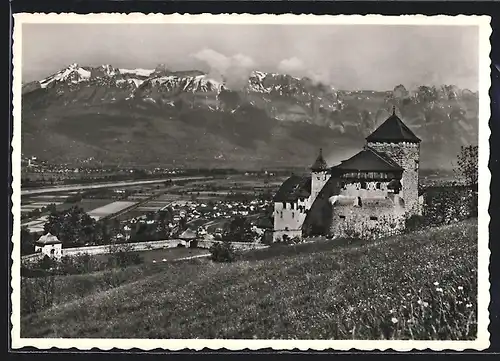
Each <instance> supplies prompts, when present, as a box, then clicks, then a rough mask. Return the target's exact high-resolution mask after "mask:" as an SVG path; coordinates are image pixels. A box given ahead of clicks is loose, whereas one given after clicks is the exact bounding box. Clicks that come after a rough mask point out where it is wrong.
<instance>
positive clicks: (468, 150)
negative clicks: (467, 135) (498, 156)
mask: <svg viewBox="0 0 500 361" xmlns="http://www.w3.org/2000/svg"><path fill="white" fill-rule="evenodd" d="M478 162H479V158H478V146H477V145H469V146H462V147H461V149H460V154H459V155H458V161H457V167H456V169H455V171H456V172H457V173H458V174H459V175H461V176H462V178H463V179H464V181H465V184H466V185H467V186H468V187H471V188H472V189H473V190H477V179H478Z"/></svg>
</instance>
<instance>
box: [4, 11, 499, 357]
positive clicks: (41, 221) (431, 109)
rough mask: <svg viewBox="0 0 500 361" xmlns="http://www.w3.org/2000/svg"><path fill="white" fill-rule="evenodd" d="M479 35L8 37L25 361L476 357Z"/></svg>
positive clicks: (25, 18) (291, 21)
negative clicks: (181, 356) (211, 354)
mask: <svg viewBox="0 0 500 361" xmlns="http://www.w3.org/2000/svg"><path fill="white" fill-rule="evenodd" d="M490 33H491V29H490V25H489V17H486V16H457V17H448V16H423V15H418V16H416V15H415V16H380V15H379V16H376V15H374V16H315V15H237V14H232V15H209V14H205V15H191V16H190V15H179V14H176V15H160V14H155V15H143V14H131V15H120V14H92V15H77V14H16V15H14V37H13V59H14V60H13V68H14V70H13V72H14V85H13V96H14V101H13V109H14V128H13V129H14V131H13V134H14V135H13V141H12V147H13V153H12V175H13V184H12V188H13V197H12V202H13V208H12V213H13V219H14V231H13V238H12V243H13V247H12V248H13V252H12V259H13V266H12V270H11V271H12V272H11V273H12V288H13V292H12V295H11V299H12V305H13V313H12V323H13V328H12V338H13V347H14V348H16V347H17V348H19V347H23V346H32V347H37V348H40V349H47V348H50V347H57V348H62V349H64V348H71V347H75V348H77V349H90V348H92V347H97V348H100V349H110V348H113V347H116V348H119V349H130V348H132V347H136V348H139V349H143V350H147V349H153V348H165V349H169V350H179V349H183V348H190V349H203V348H205V347H206V348H209V349H219V348H222V347H224V348H226V349H230V350H243V349H251V350H256V349H260V348H274V349H277V350H279V349H283V350H284V349H290V350H291V349H297V348H298V349H300V350H325V349H338V350H349V349H358V350H377V349H381V350H383V349H388V348H391V349H393V350H412V349H428V348H430V349H432V350H444V349H447V350H464V349H475V350H481V349H485V348H487V347H488V346H489V333H488V322H489V321H488V305H489V301H490V296H489V287H490V284H489V273H488V266H489V262H490V261H489V249H488V237H489V236H488V224H489V222H490V217H489V215H488V211H487V209H488V204H489V186H490V173H489V170H488V157H489V146H488V138H489V134H490V130H489V127H488V121H489V116H490V109H489V107H490V99H489V95H488V89H489V86H490V79H489V77H490V59H489V51H490V43H489V36H490Z"/></svg>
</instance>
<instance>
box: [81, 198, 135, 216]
mask: <svg viewBox="0 0 500 361" xmlns="http://www.w3.org/2000/svg"><path fill="white" fill-rule="evenodd" d="M134 204H136V202H127V201H118V202H113V203H109V204H106V205H105V206H102V207H99V208H97V209H93V210H92V211H90V212H87V213H88V215H89V216H91V217H92V218H96V219H100V218H102V217H106V216H109V215H111V214H115V213H117V212H120V211H121V210H124V209H126V208H128V207H131V206H133V205H134Z"/></svg>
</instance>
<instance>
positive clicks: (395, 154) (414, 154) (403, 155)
mask: <svg viewBox="0 0 500 361" xmlns="http://www.w3.org/2000/svg"><path fill="white" fill-rule="evenodd" d="M368 146H369V147H371V148H373V149H375V150H376V151H379V152H384V153H386V154H387V155H389V156H390V157H391V158H392V159H393V160H394V161H395V162H396V163H398V164H399V165H400V166H401V167H402V168H403V169H404V171H403V176H402V179H401V185H402V190H401V196H402V197H403V198H404V200H405V204H406V211H407V215H408V216H410V215H413V214H418V212H419V201H418V172H419V162H420V144H417V143H410V142H398V143H386V142H369V143H368Z"/></svg>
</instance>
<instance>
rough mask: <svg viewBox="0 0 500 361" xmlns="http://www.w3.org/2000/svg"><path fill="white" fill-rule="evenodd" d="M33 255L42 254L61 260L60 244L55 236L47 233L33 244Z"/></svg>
mask: <svg viewBox="0 0 500 361" xmlns="http://www.w3.org/2000/svg"><path fill="white" fill-rule="evenodd" d="M35 253H42V254H44V255H47V256H49V257H51V258H61V257H62V242H61V241H60V240H59V239H58V238H57V237H56V236H53V235H51V234H50V233H47V234H45V235H43V236H41V237H40V238H39V239H38V241H36V242H35Z"/></svg>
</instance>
